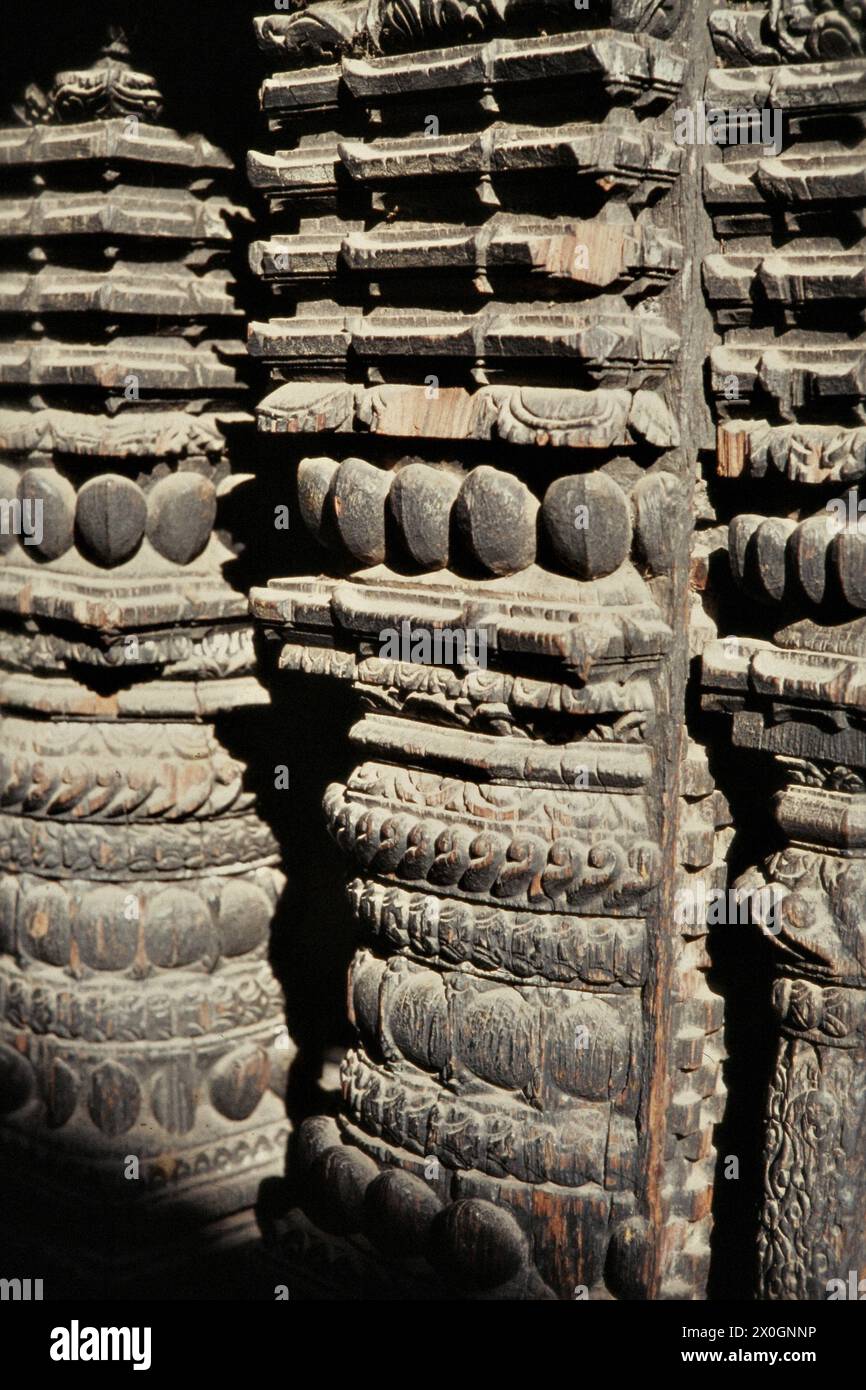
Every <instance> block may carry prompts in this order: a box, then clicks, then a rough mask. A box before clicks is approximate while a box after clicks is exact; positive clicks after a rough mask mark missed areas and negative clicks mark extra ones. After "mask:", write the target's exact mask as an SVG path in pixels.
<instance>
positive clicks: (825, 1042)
mask: <svg viewBox="0 0 866 1390" xmlns="http://www.w3.org/2000/svg"><path fill="white" fill-rule="evenodd" d="M772 997H773V1011H774V1013H775V1014H776V1016H777V1018H778V1019H779V1021H780V1023H781V1025H782V1032H783V1033H784V1034H785V1035H786V1037H790V1038H796V1039H799V1040H800V1041H802V1042H807V1043H812V1044H814V1045H816V1046H820V1047H841V1048H846V1049H851V1048H862V1047H864V1046H866V989H863V988H862V987H860V988H857V987H856V986H854V987H850V986H849V987H845V986H842V985H829V986H823V985H819V984H816V983H814V982H813V981H811V980H802V979H794V980H791V979H781V980H776V981H774V984H773V996H772Z"/></svg>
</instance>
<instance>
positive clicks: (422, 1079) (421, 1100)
mask: <svg viewBox="0 0 866 1390" xmlns="http://www.w3.org/2000/svg"><path fill="white" fill-rule="evenodd" d="M342 1078H343V1094H344V1096H345V1100H346V1106H347V1109H348V1113H349V1115H350V1117H353V1118H354V1120H355V1122H356V1123H357V1124H358V1125H359V1126H360V1127H361V1128H362V1129H364V1130H366V1132H367V1133H368V1134H373V1135H376V1136H378V1137H380V1138H382V1139H383V1140H385V1141H386V1142H389V1143H394V1144H398V1145H400V1146H401V1147H403V1148H407V1149H409V1150H410V1151H412V1152H414V1153H417V1154H425V1155H427V1156H432V1157H435V1158H438V1159H439V1160H440V1162H442V1163H443V1164H445V1165H446V1166H448V1167H460V1168H478V1169H479V1170H480V1171H481V1172H484V1173H492V1174H493V1175H494V1176H497V1177H512V1178H517V1179H520V1180H522V1181H523V1182H533V1183H538V1182H550V1183H557V1184H559V1185H560V1186H563V1187H580V1186H582V1185H583V1184H584V1183H598V1184H600V1185H603V1186H605V1187H606V1188H609V1189H610V1190H611V1191H630V1190H631V1189H632V1188H633V1186H634V1180H635V1165H636V1163H637V1157H638V1154H637V1132H636V1128H635V1123H634V1121H633V1120H632V1119H630V1118H629V1117H627V1116H624V1115H619V1114H617V1113H616V1112H615V1110H614V1108H613V1106H612V1105H611V1104H610V1103H609V1102H605V1101H573V1102H572V1103H571V1105H569V1106H567V1107H563V1108H562V1109H561V1110H559V1111H558V1112H557V1115H556V1119H555V1121H554V1120H553V1119H545V1118H544V1116H543V1115H541V1114H539V1112H538V1111H537V1110H535V1109H534V1108H533V1107H532V1106H531V1105H529V1104H528V1103H526V1104H524V1105H519V1104H516V1103H510V1104H509V1105H508V1106H506V1105H505V1104H504V1103H503V1102H504V1101H505V1099H506V1093H504V1092H502V1091H500V1090H497V1088H495V1087H489V1088H484V1089H483V1090H481V1091H480V1092H479V1094H478V1095H475V1096H473V1097H471V1098H466V1097H463V1096H455V1095H454V1093H453V1092H452V1091H449V1090H447V1089H445V1088H444V1087H442V1086H440V1085H438V1084H437V1083H436V1082H435V1081H434V1080H433V1079H432V1078H431V1077H429V1076H427V1075H425V1073H423V1072H421V1071H418V1070H417V1069H416V1068H414V1067H412V1066H410V1065H409V1064H408V1063H403V1064H401V1066H400V1067H399V1068H398V1069H393V1070H392V1069H391V1068H384V1067H381V1066H377V1065H375V1064H373V1063H372V1062H371V1061H370V1059H369V1058H368V1057H367V1056H366V1054H365V1053H364V1052H363V1051H362V1050H361V1049H360V1048H358V1049H353V1050H352V1051H350V1052H349V1053H348V1055H347V1057H346V1060H345V1061H344V1063H343V1069H342ZM508 1099H509V1101H511V1100H512V1098H511V1097H510V1096H509V1097H508ZM485 1102H486V1103H485Z"/></svg>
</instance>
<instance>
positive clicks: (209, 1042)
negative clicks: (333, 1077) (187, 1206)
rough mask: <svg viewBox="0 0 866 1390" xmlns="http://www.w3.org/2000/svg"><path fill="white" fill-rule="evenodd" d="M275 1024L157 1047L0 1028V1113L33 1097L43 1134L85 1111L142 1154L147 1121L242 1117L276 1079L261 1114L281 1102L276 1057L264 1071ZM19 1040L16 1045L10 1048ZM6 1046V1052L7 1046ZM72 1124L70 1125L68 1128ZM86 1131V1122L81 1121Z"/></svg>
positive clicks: (183, 1129)
mask: <svg viewBox="0 0 866 1390" xmlns="http://www.w3.org/2000/svg"><path fill="white" fill-rule="evenodd" d="M276 1034H277V1024H276V1021H275V1020H271V1021H270V1022H266V1023H257V1024H255V1025H254V1026H252V1027H245V1028H235V1029H234V1030H233V1031H232V1033H230V1034H229V1035H227V1036H221V1037H218V1036H214V1037H209V1038H196V1039H190V1038H178V1039H171V1040H170V1041H168V1042H164V1043H154V1042H151V1043H147V1044H142V1043H141V1042H134V1041H133V1042H130V1043H126V1042H115V1041H112V1042H102V1043H99V1044H96V1045H93V1044H89V1043H84V1042H80V1041H75V1042H68V1041H67V1040H65V1039H61V1038H57V1037H54V1036H46V1037H38V1038H37V1037H35V1036H34V1035H32V1034H29V1035H28V1034H23V1035H22V1034H21V1033H20V1032H17V1031H13V1030H10V1029H9V1028H8V1026H6V1025H4V1026H3V1027H2V1029H0V1109H2V1112H3V1113H4V1114H5V1115H6V1116H10V1115H14V1114H15V1112H16V1111H19V1110H22V1109H23V1108H24V1107H25V1106H26V1105H28V1104H29V1102H30V1101H32V1100H34V1099H39V1100H40V1101H41V1102H42V1105H43V1106H44V1107H45V1112H46V1118H47V1120H48V1123H49V1124H50V1125H51V1127H52V1128H57V1127H60V1126H62V1125H65V1124H68V1123H69V1122H70V1121H71V1120H72V1119H73V1117H78V1118H79V1119H80V1120H81V1121H82V1122H84V1120H85V1115H87V1114H89V1116H90V1120H91V1122H92V1124H93V1125H95V1126H96V1128H97V1129H98V1130H101V1131H102V1133H103V1134H105V1135H107V1136H109V1137H110V1138H115V1137H117V1136H118V1135H121V1134H123V1135H127V1134H129V1136H130V1137H129V1141H128V1142H129V1143H130V1144H131V1145H134V1146H135V1147H134V1148H133V1152H136V1151H138V1152H141V1151H142V1150H139V1149H138V1147H137V1146H138V1142H139V1136H141V1143H142V1144H143V1145H144V1146H145V1149H144V1151H146V1150H147V1149H148V1148H150V1149H151V1151H152V1148H151V1145H152V1142H153V1129H154V1121H155V1122H156V1124H157V1125H159V1126H160V1127H161V1128H162V1130H163V1131H166V1132H168V1133H170V1134H189V1133H191V1132H192V1130H193V1129H194V1128H195V1126H196V1124H197V1123H199V1122H204V1123H205V1124H206V1125H208V1126H210V1125H213V1123H214V1114H213V1112H214V1111H216V1112H218V1114H219V1115H220V1116H222V1117H223V1119H224V1120H227V1121H229V1122H231V1123H236V1122H242V1121H244V1120H247V1119H249V1118H250V1116H251V1115H252V1114H253V1112H254V1111H255V1110H256V1109H257V1108H258V1106H259V1104H260V1103H261V1102H262V1100H263V1098H264V1096H265V1095H266V1093H267V1092H268V1090H269V1089H270V1088H271V1082H272V1080H274V1079H275V1080H276V1087H275V1089H276V1092H277V1094H274V1095H272V1097H271V1102H270V1106H269V1108H270V1110H271V1111H272V1112H273V1115H274V1118H276V1115H277V1114H278V1113H279V1109H280V1105H281V1102H280V1100H278V1098H277V1095H278V1093H279V1090H280V1088H281V1086H282V1081H283V1073H284V1065H283V1063H284V1058H285V1056H287V1054H284V1056H283V1057H277V1059H276V1072H275V1073H273V1074H272V1066H271V1053H272V1051H273V1050H274V1047H275V1039H276ZM22 1037H23V1038H24V1041H25V1044H26V1049H25V1050H24V1051H22V1050H21V1048H20V1043H21V1039H22ZM13 1044H14V1046H13ZM76 1128H77V1126H76ZM85 1128H86V1123H85Z"/></svg>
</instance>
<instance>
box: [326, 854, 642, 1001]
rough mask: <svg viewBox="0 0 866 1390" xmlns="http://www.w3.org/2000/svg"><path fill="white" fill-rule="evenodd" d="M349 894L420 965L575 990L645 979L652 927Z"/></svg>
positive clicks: (360, 914) (627, 920)
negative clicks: (429, 963)
mask: <svg viewBox="0 0 866 1390" xmlns="http://www.w3.org/2000/svg"><path fill="white" fill-rule="evenodd" d="M349 896H350V900H351V903H352V907H353V909H354V912H355V915H356V917H357V918H358V921H359V922H361V923H362V924H363V926H364V927H365V928H366V929H367V931H369V932H370V934H371V935H372V936H373V938H374V939H376V940H377V941H380V942H381V943H382V944H383V945H386V946H387V947H388V948H389V949H391V950H397V951H402V952H405V953H406V954H407V955H410V956H411V957H412V958H413V959H415V960H420V961H429V962H431V963H436V964H439V965H441V966H459V967H460V968H461V969H462V970H468V971H472V972H474V973H477V974H478V975H480V976H484V977H487V978H494V979H506V980H520V981H525V982H526V983H529V984H556V985H560V986H564V987H567V988H568V987H570V988H577V989H584V988H590V989H606V990H609V989H615V988H617V987H621V988H636V987H638V986H640V985H642V984H643V983H644V982H645V980H646V974H647V969H648V943H647V934H646V923H645V922H644V921H642V920H641V919H639V918H634V917H600V918H587V917H577V916H573V915H560V914H558V913H551V914H549V915H546V914H542V913H537V912H532V913H520V912H511V911H509V910H508V909H506V908H502V907H492V908H491V907H481V906H479V905H477V904H475V903H472V902H465V901H462V900H458V899H451V898H440V897H437V896H436V895H434V894H432V893H421V892H411V891H409V890H407V889H404V888H397V887H387V888H386V887H384V886H383V885H382V884H379V883H376V882H374V881H372V880H365V879H360V878H356V879H353V880H352V882H351V883H350V884H349Z"/></svg>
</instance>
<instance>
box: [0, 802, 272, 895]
mask: <svg viewBox="0 0 866 1390" xmlns="http://www.w3.org/2000/svg"><path fill="white" fill-rule="evenodd" d="M278 862H279V846H278V844H277V841H276V840H275V838H274V836H273V834H272V833H271V831H270V829H269V828H268V827H267V826H266V825H265V824H264V823H263V822H262V821H261V820H259V818H258V816H257V815H255V814H254V813H250V812H245V813H243V814H241V815H237V816H224V817H222V818H221V819H219V820H215V821H203V822H199V823H195V824H192V825H185V824H179V825H175V826H174V827H173V829H172V833H171V836H170V837H168V838H167V837H166V835H165V831H164V830H163V829H161V827H160V826H159V825H94V824H90V825H88V824H71V823H69V822H60V823H56V822H53V821H52V822H49V821H40V820H35V819H33V820H31V819H28V818H25V817H22V816H10V815H0V868H2V869H5V870H6V871H12V872H22V871H24V872H26V871H29V872H30V873H33V874H37V875H39V876H40V877H44V878H69V877H72V876H76V877H79V878H92V879H97V880H103V879H105V880H112V879H129V878H134V877H139V876H147V877H151V876H152V877H155V878H167V879H169V878H171V879H188V878H192V877H195V876H196V875H197V874H200V873H203V872H207V871H208V870H212V869H231V868H234V867H236V866H238V865H245V866H253V865H258V864H262V865H266V864H276V863H278Z"/></svg>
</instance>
